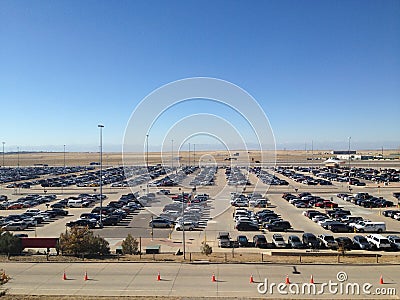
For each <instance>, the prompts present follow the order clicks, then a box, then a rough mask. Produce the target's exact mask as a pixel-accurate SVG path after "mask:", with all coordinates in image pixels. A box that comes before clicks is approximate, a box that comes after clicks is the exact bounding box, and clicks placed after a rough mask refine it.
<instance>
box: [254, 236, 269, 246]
mask: <svg viewBox="0 0 400 300" xmlns="http://www.w3.org/2000/svg"><path fill="white" fill-rule="evenodd" d="M253 243H254V247H257V248H267V245H268V243H267V239H266V238H265V236H264V235H262V234H257V235H255V236H254V237H253Z"/></svg>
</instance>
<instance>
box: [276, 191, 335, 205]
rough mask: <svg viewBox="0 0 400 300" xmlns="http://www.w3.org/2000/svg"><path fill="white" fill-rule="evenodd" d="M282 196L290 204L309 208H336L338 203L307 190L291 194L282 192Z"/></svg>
mask: <svg viewBox="0 0 400 300" xmlns="http://www.w3.org/2000/svg"><path fill="white" fill-rule="evenodd" d="M282 198H283V199H285V200H286V201H288V202H289V203H290V204H293V205H294V206H295V207H297V208H310V207H319V208H336V207H338V204H337V203H335V202H333V201H331V200H325V199H323V198H321V197H319V196H314V195H311V193H309V192H302V193H300V194H298V195H293V194H291V193H284V194H283V195H282Z"/></svg>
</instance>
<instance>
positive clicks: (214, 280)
mask: <svg viewBox="0 0 400 300" xmlns="http://www.w3.org/2000/svg"><path fill="white" fill-rule="evenodd" d="M211 281H212V282H216V281H217V279H215V274H214V273H213V274H212V277H211Z"/></svg>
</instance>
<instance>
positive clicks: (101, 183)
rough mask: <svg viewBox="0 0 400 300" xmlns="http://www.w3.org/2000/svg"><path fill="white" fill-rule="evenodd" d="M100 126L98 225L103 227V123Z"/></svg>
mask: <svg viewBox="0 0 400 300" xmlns="http://www.w3.org/2000/svg"><path fill="white" fill-rule="evenodd" d="M97 127H98V128H100V227H103V128H104V125H102V124H99V125H97Z"/></svg>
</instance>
